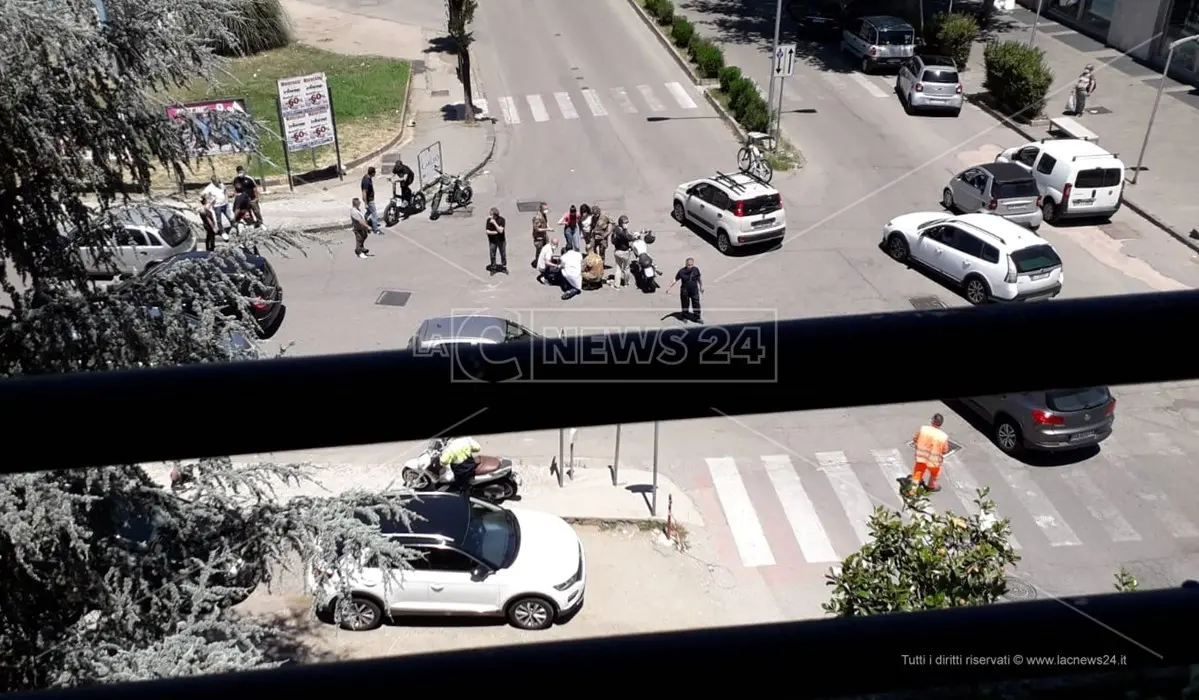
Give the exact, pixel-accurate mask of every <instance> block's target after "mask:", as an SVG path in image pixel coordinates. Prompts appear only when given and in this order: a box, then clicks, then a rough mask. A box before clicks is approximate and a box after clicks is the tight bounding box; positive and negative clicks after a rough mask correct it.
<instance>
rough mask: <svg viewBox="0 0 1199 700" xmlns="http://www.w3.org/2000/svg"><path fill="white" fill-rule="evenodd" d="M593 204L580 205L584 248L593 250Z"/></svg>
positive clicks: (580, 234)
mask: <svg viewBox="0 0 1199 700" xmlns="http://www.w3.org/2000/svg"><path fill="white" fill-rule="evenodd" d="M592 223H593V219H592V218H591V205H590V204H580V205H579V237H580V238H581V239H582V241H583V250H591V226H592Z"/></svg>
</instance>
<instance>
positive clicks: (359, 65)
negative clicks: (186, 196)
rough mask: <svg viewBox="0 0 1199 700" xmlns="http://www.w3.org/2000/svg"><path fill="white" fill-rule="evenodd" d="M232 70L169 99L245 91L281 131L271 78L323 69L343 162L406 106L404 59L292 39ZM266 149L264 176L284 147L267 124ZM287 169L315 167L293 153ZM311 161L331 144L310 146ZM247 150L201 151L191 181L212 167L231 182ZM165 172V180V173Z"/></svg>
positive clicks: (332, 159) (382, 136)
mask: <svg viewBox="0 0 1199 700" xmlns="http://www.w3.org/2000/svg"><path fill="white" fill-rule="evenodd" d="M227 70H228V71H229V75H226V76H224V77H223V79H221V80H220V81H219V82H220V84H219V85H212V84H209V83H193V84H189V85H187V86H186V87H184V88H182V89H179V90H172V91H171V92H170V93H169V94H170V97H171V99H176V100H179V101H181V102H189V101H197V100H204V99H213V98H220V97H224V98H238V97H241V98H245V99H246V106H247V108H248V109H249V111H250V114H251V115H252V116H253V117H254V119H255V120H256V121H259V122H264V123H265V124H266V125H267V127H268V128H269V129H270V130H271V131H273V132H275V133H276V134H279V133H281V131H282V126H281V125H280V124H279V116H278V111H277V109H276V107H275V98H276V97H277V96H278V85H277V84H276V81H277V80H279V79H280V78H291V77H294V76H298V75H307V74H309V73H321V72H323V73H325V74H326V75H327V76H328V79H329V87H330V90H331V91H332V93H333V112H334V114H335V116H336V117H337V131H338V137H339V141H340V142H341V158H342V162H345V163H348V162H349V161H351V160H353V159H355V158H358V157H360V156H363V155H365V154H367V153H370V152H371V151H373V150H375V149H376V148H379V147H380V146H382V145H384V144H386V143H387V142H388V141H390V140H391V139H392V138H394V137H395V135H396V133H398V132H399V129H400V123H399V119H400V113H401V111H403V104H404V96H405V94H406V92H407V88H408V80H409V65H408V61H402V60H398V59H392V58H381V57H378V56H346V55H342V54H337V53H331V52H329V51H322V50H320V49H316V48H312V47H310V46H305V45H303V44H292V45H290V46H287V47H285V48H282V49H276V50H274V51H267V52H264V53H260V54H257V55H254V56H248V57H245V58H235V59H232V60H230V61H229V63H228V66H227ZM260 139H261V146H262V153H263V155H264V156H265V157H266V158H267V159H269V160H270V161H272V162H273V163H275V164H276V166H277V167H272V166H271V165H270V164H269V163H266V162H264V163H263V164H262V172H263V174H266V175H272V174H280V173H282V172H284V165H283V146H282V144H281V143H280V142H279V139H278V138H276V137H275V136H273V135H271V134H270V133H269V132H266V131H265V130H264V131H263V133H262V134H261V135H260ZM291 155H292V172H296V173H299V172H305V171H307V170H309V169H311V168H312V167H313V156H312V155H310V154H309V153H306V152H300V153H293V154H291ZM315 157H316V167H318V168H323V167H328V166H330V165H333V164H335V163H336V162H337V154H336V151H335V150H334V148H333V146H331V145H330V146H322V147H320V148H317V149H315ZM256 160H257V159H251V162H252V165H251V166H250V169H251V170H252V171H253V174H254V175H258V172H259V171H258V163H257V162H256ZM245 164H246V157H245V156H244V155H242V156H234V155H230V156H219V157H215V158H211V159H209V158H205V159H203V160H201V161H200V162H199V163H198V164H195V165H194V167H195V168H196V171H195V172H194V173H191V174H189V175H188V178H187V179H188V181H189V182H202V181H204V180H207V179H208V178H209V177H211V176H212V175H213V174H214V173H215V174H216V175H217V176H219V177H221V178H223V179H224V180H225V182H228V181H230V180H231V179H232V177H233V171H234V169H235V168H236V167H237V166H238V165H245ZM163 179H169V178H168V177H166V175H165V174H164V175H163ZM155 184H156V185H164V186H168V187H169V186H171V185H172V184H173V183H170V182H165V183H159V182H156V183H155Z"/></svg>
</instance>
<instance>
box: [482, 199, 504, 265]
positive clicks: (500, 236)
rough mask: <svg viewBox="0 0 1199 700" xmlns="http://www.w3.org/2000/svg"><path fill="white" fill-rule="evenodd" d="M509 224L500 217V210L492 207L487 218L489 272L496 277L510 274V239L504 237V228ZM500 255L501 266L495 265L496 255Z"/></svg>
mask: <svg viewBox="0 0 1199 700" xmlns="http://www.w3.org/2000/svg"><path fill="white" fill-rule="evenodd" d="M507 224H508V222H507V221H505V220H504V217H502V216H500V210H499V209H497V208H495V207H492V208H491V212H490V214H489V216H488V217H487V227H486V231H487V248H488V252H489V253H490V254H491V264H490V265H488V266H487V271H488V272H490V273H491V274H492V275H494V274H495V273H497V272H502V273H504V274H505V275H506V274H508V239H507V238H505V237H504V227H505V226H506V225H507ZM497 252H498V253H499V254H500V264H499V265H496V264H495V254H496V253H497Z"/></svg>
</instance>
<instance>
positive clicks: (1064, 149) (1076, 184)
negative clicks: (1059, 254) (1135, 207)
mask: <svg viewBox="0 0 1199 700" xmlns="http://www.w3.org/2000/svg"><path fill="white" fill-rule="evenodd" d="M995 162H997V163H1015V164H1016V165H1018V166H1020V167H1022V168H1024V169H1025V170H1027V171H1029V172H1030V173H1032V176H1033V178H1035V179H1036V181H1037V187H1038V188H1039V189H1040V191H1041V213H1042V215H1043V216H1044V219H1045V221H1047V222H1048V223H1050V224H1056V223H1058V222H1059V221H1061V220H1062V219H1065V218H1069V217H1079V216H1100V217H1111V216H1112V215H1113V214H1115V213H1116V212H1118V211H1120V204H1121V203H1122V199H1121V197H1122V195H1123V193H1124V162H1123V161H1121V160H1120V159H1119V158H1117V157H1116V156H1115V154H1113V153H1110V152H1108V151H1107V150H1106V149H1104V148H1102V147H1100V146H1099V144H1096V143H1092V142H1090V141H1084V140H1083V139H1045V140H1043V141H1037V142H1036V143H1028V144H1025V145H1023V146H1017V147H1016V148H1009V149H1007V150H1006V151H1004V152H1002V153H1000V154H999V155H998V156H996V157H995Z"/></svg>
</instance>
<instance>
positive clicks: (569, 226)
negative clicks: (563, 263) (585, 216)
mask: <svg viewBox="0 0 1199 700" xmlns="http://www.w3.org/2000/svg"><path fill="white" fill-rule="evenodd" d="M580 222H581V220H580V218H579V209H578V207H576V206H575V205H573V204H572V205H570V209H569V210H567V212H566V213H565V214H563V215H562V218H561V219H558V225H559V226H561V227H562V236H563V237H564V238H565V239H566V249H567V250H575V251H578V252H579V254H580V255H581V254H582V252H583V246H582V239H581V238H580V237H579V224H580Z"/></svg>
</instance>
